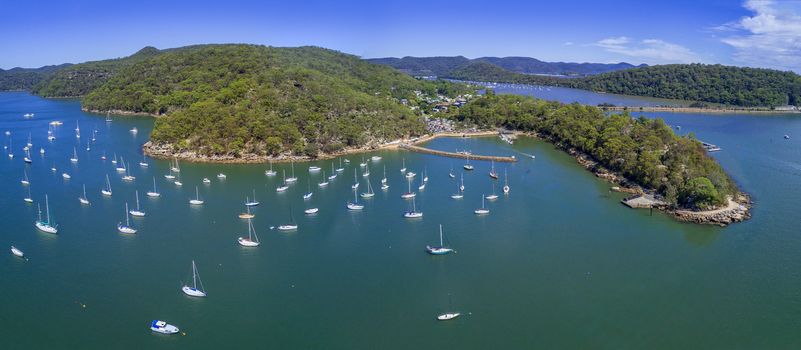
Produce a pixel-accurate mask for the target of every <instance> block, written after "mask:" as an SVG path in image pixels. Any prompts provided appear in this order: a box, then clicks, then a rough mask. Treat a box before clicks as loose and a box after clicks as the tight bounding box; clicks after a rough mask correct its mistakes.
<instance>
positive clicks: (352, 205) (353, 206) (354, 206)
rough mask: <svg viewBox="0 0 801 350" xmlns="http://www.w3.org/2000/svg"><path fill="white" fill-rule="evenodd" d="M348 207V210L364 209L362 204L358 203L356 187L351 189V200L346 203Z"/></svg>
mask: <svg viewBox="0 0 801 350" xmlns="http://www.w3.org/2000/svg"><path fill="white" fill-rule="evenodd" d="M347 207H348V209H350V210H362V209H364V205H363V204H359V197H358V196H356V189H355V188H354V189H353V202H348V205H347Z"/></svg>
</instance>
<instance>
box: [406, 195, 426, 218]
mask: <svg viewBox="0 0 801 350" xmlns="http://www.w3.org/2000/svg"><path fill="white" fill-rule="evenodd" d="M403 217H405V218H409V219H414V218H422V217H423V212H422V211H417V204H415V200H414V198H412V210H410V211H407V212H404V213H403Z"/></svg>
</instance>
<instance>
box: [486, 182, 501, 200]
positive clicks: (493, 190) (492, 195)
mask: <svg viewBox="0 0 801 350" xmlns="http://www.w3.org/2000/svg"><path fill="white" fill-rule="evenodd" d="M484 198H487V199H488V200H491V201H494V200H496V199H498V195H497V194H495V183H494V182H493V183H492V194H491V195H489V196H486V197H484Z"/></svg>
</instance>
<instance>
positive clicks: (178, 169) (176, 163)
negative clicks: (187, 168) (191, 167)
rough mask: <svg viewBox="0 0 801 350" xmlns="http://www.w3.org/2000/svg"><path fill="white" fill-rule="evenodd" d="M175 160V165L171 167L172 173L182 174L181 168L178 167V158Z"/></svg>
mask: <svg viewBox="0 0 801 350" xmlns="http://www.w3.org/2000/svg"><path fill="white" fill-rule="evenodd" d="M173 159H174V160H175V164H172V165H171V166H170V170H172V172H174V173H180V172H181V166H180V165H178V158H177V157H175V158H173Z"/></svg>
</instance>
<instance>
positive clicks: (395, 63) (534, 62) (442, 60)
mask: <svg viewBox="0 0 801 350" xmlns="http://www.w3.org/2000/svg"><path fill="white" fill-rule="evenodd" d="M367 61H369V62H372V63H377V64H383V65H388V66H391V67H393V68H395V69H398V70H400V71H402V72H404V73H406V74H409V75H414V76H431V75H435V76H438V77H450V76H451V75H452V73H453V72H455V71H457V70H459V69H461V68H464V67H465V66H468V65H471V64H475V63H479V62H486V63H491V64H493V65H495V66H498V67H501V68H503V69H505V70H507V71H510V72H514V73H520V74H547V75H565V76H587V75H595V74H601V73H607V72H613V71H618V70H623V69H629V68H635V67H645V66H647V65H645V64H641V65H639V66H635V65H633V64H630V63H626V62H620V63H608V64H607V63H573V62H545V61H540V60H538V59H536V58H531V57H514V56H513V57H480V58H476V59H469V58H466V57H464V56H445V57H410V56H407V57H403V58H396V57H385V58H370V59H367Z"/></svg>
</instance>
